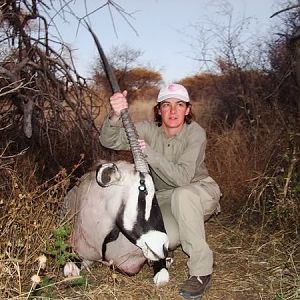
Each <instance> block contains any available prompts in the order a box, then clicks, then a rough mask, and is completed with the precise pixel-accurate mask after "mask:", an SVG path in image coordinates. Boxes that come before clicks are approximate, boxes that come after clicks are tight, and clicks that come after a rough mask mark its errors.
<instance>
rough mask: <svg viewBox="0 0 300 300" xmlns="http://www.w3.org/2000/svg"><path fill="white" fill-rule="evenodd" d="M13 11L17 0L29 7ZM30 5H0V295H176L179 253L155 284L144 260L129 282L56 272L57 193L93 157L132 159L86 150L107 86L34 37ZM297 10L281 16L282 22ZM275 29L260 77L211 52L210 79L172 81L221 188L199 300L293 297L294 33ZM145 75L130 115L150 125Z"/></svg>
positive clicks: (296, 286) (97, 270)
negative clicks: (206, 286) (207, 280)
mask: <svg viewBox="0 0 300 300" xmlns="http://www.w3.org/2000/svg"><path fill="white" fill-rule="evenodd" d="M17 3H23V4H24V3H26V5H25V7H27V8H28V9H29V12H27V13H26V14H25V13H24V8H22V9H21V8H20V7H18V5H17ZM36 3H38V4H39V5H44V4H43V3H42V2H39V1H38V2H36V1H31V2H30V1H19V2H17V1H2V2H1V12H2V18H1V26H2V27H3V28H5V29H6V30H5V31H4V33H2V34H4V36H2V39H3V40H2V41H7V42H10V43H12V41H14V42H15V43H17V44H18V47H17V48H14V47H12V46H13V45H12V44H10V45H9V47H8V49H10V50H13V51H11V52H10V53H9V54H8V55H5V59H4V60H3V62H1V68H0V96H1V98H0V134H1V139H0V298H1V299H16V300H20V299H179V298H178V295H177V291H178V287H179V285H180V284H181V282H182V281H183V280H184V279H185V278H186V276H187V269H186V257H185V255H184V254H183V253H182V251H181V249H178V250H176V252H175V262H174V265H173V266H172V267H171V270H170V274H171V281H170V284H168V285H167V286H165V287H162V288H159V289H156V288H155V286H154V285H153V283H152V269H151V268H150V267H149V266H147V265H145V267H144V268H143V270H142V272H141V273H139V274H138V275H137V276H134V277H127V276H124V275H122V274H119V273H116V272H115V271H114V270H113V269H110V268H108V267H107V266H102V265H100V264H98V265H95V266H93V267H91V270H90V271H88V270H86V271H85V272H84V276H83V277H82V278H78V279H77V281H76V282H73V281H72V282H71V281H70V280H66V279H64V278H63V277H62V271H61V268H60V264H61V263H63V261H64V260H65V259H66V258H67V257H68V255H69V254H72V249H70V248H69V247H68V245H67V244H66V242H67V233H68V230H67V228H66V227H63V228H62V229H60V228H61V227H60V225H61V224H60V222H59V215H60V206H61V204H62V202H63V197H64V195H65V193H66V192H67V191H68V189H69V188H70V187H72V186H73V185H74V184H75V183H76V180H77V179H78V177H79V176H80V175H82V174H83V173H84V172H85V171H86V170H87V169H89V168H90V167H91V166H92V165H93V162H94V161H95V160H97V159H99V158H102V159H107V158H109V159H118V158H124V159H126V160H130V159H131V157H130V154H128V153H116V152H112V151H108V150H107V149H102V147H101V146H100V144H99V141H98V127H99V125H100V124H101V121H102V119H103V116H104V115H105V114H106V113H107V104H105V101H104V100H103V99H104V97H107V96H105V95H107V91H106V90H102V89H100V88H99V86H100V87H101V86H103V87H104V86H105V84H102V85H101V83H100V84H99V82H97V80H99V78H102V80H103V74H102V77H101V76H100V77H99V76H98V77H97V76H95V78H94V80H95V82H94V83H95V85H96V86H97V88H95V85H94V87H93V88H90V86H88V85H87V84H86V82H85V81H84V79H83V78H81V77H80V76H79V75H78V74H77V72H76V70H75V69H74V68H73V65H72V63H68V62H67V61H65V60H64V58H63V55H61V54H60V53H57V52H53V51H52V50H51V48H50V46H49V45H48V44H47V43H46V42H45V41H44V40H43V39H41V40H38V41H36V42H34V43H33V40H32V39H31V38H32V37H33V36H34V35H32V36H31V35H30V32H31V31H30V30H29V28H33V29H35V27H34V26H33V23H34V22H33V23H32V22H31V23H30V24H29V23H28V20H36V19H38V20H40V21H37V24H39V25H41V26H42V25H43V24H44V21H43V18H40V17H39V15H38V14H37V12H36V7H35V6H34V4H36ZM107 3H108V4H110V3H114V2H113V1H108V2H107ZM14 5H15V6H14ZM298 8H299V7H298ZM298 8H297V7H296V10H295V8H293V10H292V11H291V13H292V17H293V18H294V19H298V18H299V11H298V10H297V9H298ZM13 13H15V15H14V14H13ZM287 17H288V18H290V16H287ZM16 18H17V20H15V19H16ZM294 19H293V20H294ZM287 20H288V19H287ZM39 22H41V23H39ZM286 25H287V26H288V28H289V30H287V32H285V33H284V35H282V37H281V38H280V39H276V40H275V41H272V42H270V45H269V48H268V53H269V67H268V68H267V69H264V68H261V69H259V70H257V69H253V70H252V69H251V68H247V70H244V69H243V68H242V67H241V66H240V65H239V64H238V60H233V62H234V63H232V62H231V61H228V59H227V60H226V58H224V57H221V59H220V60H219V66H220V70H219V72H218V73H217V74H200V75H195V76H193V77H191V78H185V79H184V80H182V83H184V84H185V85H186V86H187V87H188V89H189V91H190V94H191V96H192V98H193V99H194V103H193V111H194V114H195V117H196V119H197V121H198V122H199V123H200V124H201V125H202V126H203V127H204V128H205V129H206V130H207V133H208V141H209V143H208V149H207V163H208V167H209V170H210V173H211V175H212V176H213V177H214V178H215V179H216V180H217V182H218V183H219V184H220V186H221V189H222V192H223V197H222V199H221V205H222V209H223V211H222V213H221V215H220V216H218V217H217V218H213V219H211V220H209V222H208V223H207V225H206V226H207V235H208V239H209V244H210V245H211V247H212V249H213V251H214V254H215V272H214V277H213V285H212V287H211V289H210V291H209V292H208V293H207V295H206V296H205V299H228V300H231V299H236V300H242V299H276V300H288V299H299V297H300V276H299V272H300V253H299V249H300V244H299V243H300V240H299V228H300V220H299V209H300V167H299V156H300V154H299V153H300V138H299V137H300V135H299V134H300V128H299V124H300V122H299V116H300V112H299V86H298V85H297V76H298V75H297V74H298V73H297V69H295V68H294V67H295V66H297V55H296V53H295V47H297V44H295V39H291V38H290V37H293V36H294V35H295V33H296V31H297V28H296V27H295V24H294V23H292V25H291V23H289V22H287V24H286ZM31 26H33V27H31ZM293 26H294V27H293ZM33 29H32V30H33ZM21 37H22V38H21ZM42 41H44V42H42ZM296 43H298V41H297V40H296ZM296 49H297V48H296ZM279 58H280V59H279ZM120 73H122V72H120ZM144 74H145V73H144V72H142V76H144ZM95 75H99V74H95ZM100 75H101V74H100ZM133 75H134V76H133ZM150 75H151V72H150ZM154 75H155V76H154ZM138 76H139V73H138V72H134V74H131V77H132V78H133V79H132V78H131V77H130V78H131V79H130V78H129V79H130V80H133V81H134V80H136V82H131V85H130V86H132V87H135V86H136V85H137V84H138V83H139V82H140V81H139V80H138V79H139V78H136V77H138ZM151 76H152V77H151V80H150V81H149V82H150V83H149V82H148V81H147V82H146V83H147V84H146V83H145V81H143V88H145V89H146V90H145V95H146V96H145V99H144V100H143V101H139V100H135V101H134V99H132V104H131V107H130V110H131V113H132V114H133V118H134V119H135V120H141V119H144V118H149V119H150V118H151V117H152V111H151V108H152V104H153V103H154V99H153V97H154V95H155V93H156V91H157V84H158V83H159V79H160V77H159V76H157V74H152V75H151ZM97 78H98V79H97ZM155 78H156V79H157V81H156V79H155ZM129 79H128V78H127V80H129ZM125 81H126V80H125ZM45 82H47V83H48V84H44V83H45ZM126 84H127V82H126ZM148 85H149V86H148ZM143 91H144V90H143ZM139 96H140V95H139ZM26 107H27V108H26ZM142 116H144V117H143V118H142ZM58 229H60V230H59V231H58ZM41 255H45V257H46V259H47V261H46V267H45V268H44V267H42V265H41V261H39V260H38V259H39V258H40V260H41ZM58 259H59V260H58ZM60 259H61V260H60ZM32 276H35V277H33V278H32Z"/></svg>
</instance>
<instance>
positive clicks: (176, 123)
mask: <svg viewBox="0 0 300 300" xmlns="http://www.w3.org/2000/svg"><path fill="white" fill-rule="evenodd" d="M189 112H190V106H189V105H187V103H186V102H184V101H181V100H178V99H176V98H170V99H166V100H164V101H162V102H161V104H160V107H159V111H158V113H159V114H160V115H161V118H162V126H163V128H164V129H165V132H166V133H167V134H170V135H174V134H177V133H178V132H180V130H181V128H182V126H183V124H184V119H185V116H186V115H188V114H189Z"/></svg>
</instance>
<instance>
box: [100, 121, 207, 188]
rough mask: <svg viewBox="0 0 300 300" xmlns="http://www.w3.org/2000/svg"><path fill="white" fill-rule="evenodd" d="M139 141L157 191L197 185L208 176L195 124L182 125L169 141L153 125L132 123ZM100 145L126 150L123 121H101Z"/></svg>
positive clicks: (201, 132)
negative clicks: (143, 144)
mask: <svg viewBox="0 0 300 300" xmlns="http://www.w3.org/2000/svg"><path fill="white" fill-rule="evenodd" d="M135 126H136V129H137V132H138V135H139V139H142V140H145V142H146V144H147V145H146V148H145V150H144V154H145V158H146V160H147V162H148V164H149V166H150V169H151V175H152V178H153V181H154V185H155V188H156V190H157V191H162V190H169V189H173V188H176V187H178V186H184V185H188V184H190V183H192V182H198V181H200V180H202V179H204V178H206V177H207V176H208V172H207V168H206V166H205V163H204V158H205V148H206V143H207V140H206V133H205V130H204V129H203V128H202V127H201V126H200V125H199V124H198V123H196V122H192V123H191V124H189V125H188V124H184V126H183V128H182V130H181V131H180V133H179V134H177V135H176V136H174V137H171V138H168V137H167V136H166V135H165V133H164V131H163V128H162V127H158V126H157V125H156V124H155V123H154V122H149V121H143V122H137V123H135ZM100 142H101V144H102V145H103V146H104V147H107V148H110V149H114V150H129V149H130V147H129V143H128V140H127V136H126V133H125V131H124V128H123V126H122V121H121V120H118V121H111V120H110V119H109V118H108V117H107V118H106V119H105V120H104V122H103V125H102V128H101V133H100Z"/></svg>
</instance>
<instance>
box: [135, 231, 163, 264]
mask: <svg viewBox="0 0 300 300" xmlns="http://www.w3.org/2000/svg"><path fill="white" fill-rule="evenodd" d="M136 245H137V246H138V247H140V248H141V249H142V251H143V253H144V256H145V257H146V258H147V259H149V260H151V261H157V260H160V259H164V258H166V256H167V253H168V247H169V239H168V236H167V234H166V233H164V232H161V231H156V230H151V231H148V232H147V233H144V234H143V235H142V236H141V237H140V238H139V239H138V240H137V241H136Z"/></svg>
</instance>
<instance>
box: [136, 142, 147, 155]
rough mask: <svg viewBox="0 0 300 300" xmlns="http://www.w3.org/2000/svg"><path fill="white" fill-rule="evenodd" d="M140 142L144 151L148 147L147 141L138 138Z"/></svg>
mask: <svg viewBox="0 0 300 300" xmlns="http://www.w3.org/2000/svg"><path fill="white" fill-rule="evenodd" d="M138 143H139V145H140V148H141V150H142V152H144V150H145V148H146V142H145V141H144V140H138Z"/></svg>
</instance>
